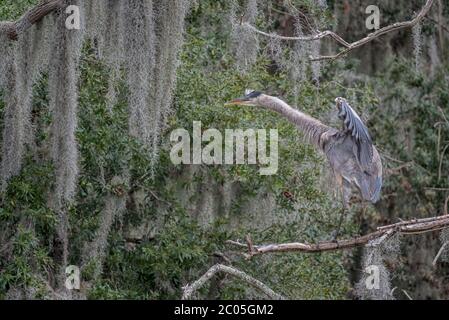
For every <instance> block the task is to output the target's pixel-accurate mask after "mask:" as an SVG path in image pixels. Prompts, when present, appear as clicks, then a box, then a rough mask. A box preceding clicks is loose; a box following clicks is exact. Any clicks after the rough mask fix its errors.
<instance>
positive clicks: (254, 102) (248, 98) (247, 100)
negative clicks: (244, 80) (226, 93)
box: [225, 90, 263, 106]
mask: <svg viewBox="0 0 449 320" xmlns="http://www.w3.org/2000/svg"><path fill="white" fill-rule="evenodd" d="M262 96H263V93H262V92H260V91H253V90H246V91H245V95H244V96H243V97H240V98H236V99H233V100H231V101H229V102H226V103H225V106H233V105H240V106H241V105H243V106H258V105H259V104H260V103H259V99H260V98H262Z"/></svg>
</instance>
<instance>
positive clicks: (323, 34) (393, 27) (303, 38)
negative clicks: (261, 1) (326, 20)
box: [244, 0, 433, 61]
mask: <svg viewBox="0 0 449 320" xmlns="http://www.w3.org/2000/svg"><path fill="white" fill-rule="evenodd" d="M432 4H433V0H427V1H426V3H425V5H424V6H423V7H422V8H421V11H420V12H419V13H418V14H417V15H416V16H415V17H414V18H413V19H412V20H409V21H402V22H396V23H393V24H391V25H388V26H385V27H383V28H380V29H379V30H376V31H375V32H373V33H370V34H368V35H367V36H366V37H364V38H362V39H360V40H357V41H354V42H352V43H349V42H347V41H345V40H344V39H343V38H342V37H340V36H339V35H338V34H336V33H334V32H332V31H329V30H326V31H317V32H318V33H316V34H313V35H310V36H300V37H285V36H280V35H277V34H273V33H267V32H263V31H261V30H259V29H257V28H256V27H254V26H252V25H250V24H249V23H244V25H245V26H247V27H248V28H250V29H251V30H252V31H254V32H256V33H258V34H260V35H263V36H265V37H270V38H277V39H281V40H293V41H313V40H319V39H321V38H324V37H331V38H332V39H334V40H335V41H337V42H338V43H340V44H341V45H343V46H344V47H345V48H344V49H343V50H341V51H340V52H338V53H337V54H334V55H329V56H317V57H310V60H311V61H320V60H334V59H337V58H339V57H341V56H343V55H345V54H347V53H348V52H350V51H352V50H354V49H355V48H358V47H360V46H363V45H364V44H366V43H368V42H371V41H373V40H374V39H376V38H378V37H380V36H382V35H385V34H387V33H390V32H392V31H396V30H400V29H404V28H411V27H413V26H415V25H416V24H418V23H419V22H420V21H421V20H422V19H423V18H424V16H425V15H426V14H427V13H428V12H429V10H430V8H431V6H432Z"/></svg>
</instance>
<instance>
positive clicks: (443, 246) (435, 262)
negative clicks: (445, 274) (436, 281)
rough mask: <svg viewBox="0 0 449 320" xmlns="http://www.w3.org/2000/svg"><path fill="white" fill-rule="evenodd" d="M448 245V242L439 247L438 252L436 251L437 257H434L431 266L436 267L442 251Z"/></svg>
mask: <svg viewBox="0 0 449 320" xmlns="http://www.w3.org/2000/svg"><path fill="white" fill-rule="evenodd" d="M447 245H448V242H445V243H443V245H442V246H441V248H440V250H438V253H437V255H436V256H435V259H433V261H432V265H434V266H436V264H437V262H438V259H439V258H440V256H441V254H442V253H443V251H444V248H446V246H447Z"/></svg>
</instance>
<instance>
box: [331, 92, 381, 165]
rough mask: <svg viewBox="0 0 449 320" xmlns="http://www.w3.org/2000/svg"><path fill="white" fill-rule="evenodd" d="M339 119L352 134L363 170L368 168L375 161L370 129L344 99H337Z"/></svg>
mask: <svg viewBox="0 0 449 320" xmlns="http://www.w3.org/2000/svg"><path fill="white" fill-rule="evenodd" d="M336 102H337V107H338V111H339V112H338V117H339V118H340V119H341V120H343V126H344V128H345V129H346V130H347V131H348V132H349V133H350V134H351V136H352V137H353V139H354V141H355V143H356V150H355V154H356V157H357V160H358V161H359V164H360V165H361V166H362V168H368V167H369V166H370V164H371V163H372V160H373V143H372V140H371V137H370V135H369V132H368V129H367V128H366V126H365V124H364V123H363V121H362V119H360V117H359V115H358V114H357V113H356V112H355V110H354V109H353V108H352V107H351V106H350V105H349V104H348V103H347V101H346V99H344V98H337V99H336Z"/></svg>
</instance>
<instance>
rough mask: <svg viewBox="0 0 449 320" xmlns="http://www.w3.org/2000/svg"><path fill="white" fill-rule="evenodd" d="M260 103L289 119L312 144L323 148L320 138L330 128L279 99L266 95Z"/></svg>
mask: <svg viewBox="0 0 449 320" xmlns="http://www.w3.org/2000/svg"><path fill="white" fill-rule="evenodd" d="M258 102H259V105H260V106H261V107H264V108H266V109H270V110H273V111H276V112H277V113H279V114H281V115H282V116H284V117H285V118H287V119H288V120H289V121H290V122H291V123H293V124H295V125H296V127H297V128H298V129H299V130H301V131H302V132H303V133H304V135H305V136H306V137H307V138H308V140H309V141H310V142H311V143H312V144H314V145H316V146H318V147H319V148H320V149H321V148H322V144H321V142H320V137H321V135H322V134H323V133H324V132H326V131H327V130H329V127H328V126H326V125H324V124H323V123H321V122H320V121H318V120H317V119H315V118H312V117H311V116H309V115H307V114H305V113H302V112H301V111H299V110H296V109H294V108H292V107H291V106H289V105H288V104H287V103H286V102H284V101H282V100H281V99H279V98H276V97H272V96H268V95H264V96H262V97H260V98H259V100H258Z"/></svg>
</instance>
